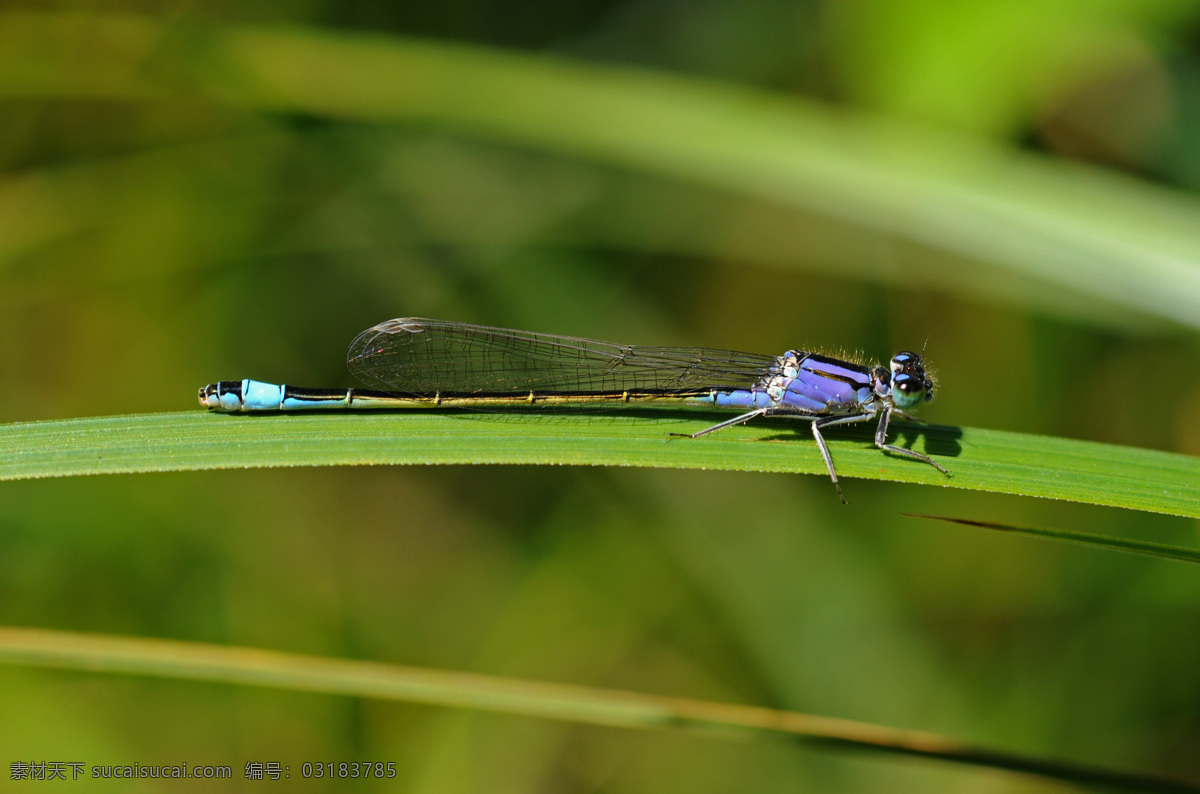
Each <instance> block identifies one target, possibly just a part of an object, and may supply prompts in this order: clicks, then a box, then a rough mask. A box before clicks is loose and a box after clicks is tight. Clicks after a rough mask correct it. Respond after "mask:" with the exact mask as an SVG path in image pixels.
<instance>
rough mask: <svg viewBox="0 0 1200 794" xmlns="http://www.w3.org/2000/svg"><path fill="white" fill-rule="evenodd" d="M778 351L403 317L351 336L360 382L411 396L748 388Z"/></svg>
mask: <svg viewBox="0 0 1200 794" xmlns="http://www.w3.org/2000/svg"><path fill="white" fill-rule="evenodd" d="M776 361H777V359H776V357H775V356H764V355H755V354H751V353H738V352H735V351H732V350H715V349H711V348H702V347H652V346H639V345H618V344H613V343H611V342H600V341H596V340H594V339H582V338H579V337H572V336H557V335H554V334H539V333H533V332H530V331H514V330H509V329H506V328H491V327H488V326H484V325H468V324H466V323H455V322H447V321H443V320H428V319H423V318H419V317H401V318H398V319H395V320H388V321H387V322H383V323H380V324H379V325H376V326H375V327H374V328H368V329H367V330H366V331H363V332H362V333H361V334H359V335H358V336H357V337H356V338H355V339H354V341H353V342H351V343H350V351H349V353H348V354H347V364H348V365H349V367H350V371H351V372H352V373H353V374H354V376H355V377H357V378H358V379H359V380H361V381H362V382H364V383H366V384H369V385H371V386H374V387H376V388H382V389H386V390H389V391H397V392H402V393H409V394H433V393H442V394H522V393H526V392H537V393H540V394H587V393H611V392H623V391H631V392H634V391H636V392H661V393H662V394H663V395H664V396H667V395H670V394H672V393H678V392H694V391H700V390H707V389H718V390H729V389H749V388H751V387H752V386H754V385H756V384H758V383H760V382H761V381H762V380H763V378H764V377H766V376H767V375H768V374H770V371H771V368H772V367H774V366H775V364H776Z"/></svg>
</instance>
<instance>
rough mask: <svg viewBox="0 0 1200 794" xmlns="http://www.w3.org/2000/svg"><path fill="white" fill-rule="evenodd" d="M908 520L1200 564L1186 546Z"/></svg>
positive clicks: (919, 515)
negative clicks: (952, 525)
mask: <svg viewBox="0 0 1200 794" xmlns="http://www.w3.org/2000/svg"><path fill="white" fill-rule="evenodd" d="M900 515H902V516H908V517H909V518H928V519H930V520H932V521H945V522H947V523H950V524H961V525H962V526H964V527H979V528H980V529H994V530H997V531H999V532H1015V533H1017V534H1020V535H1033V536H1034V537H1039V538H1046V539H1048V540H1057V541H1061V542H1063V543H1078V544H1080V545H1082V546H1091V547H1092V548H1097V549H1107V550H1108V551H1120V552H1125V553H1126V554H1141V555H1143V556H1146V557H1158V558H1159V559H1163V560H1178V561H1180V562H1192V563H1200V549H1189V548H1187V547H1186V546H1172V545H1170V544H1167V543H1150V542H1148V541H1144V540H1133V539H1131V538H1116V537H1113V536H1111V535H1094V534H1092V533H1090V532H1075V531H1074V530H1070V529H1043V528H1041V527H1021V526H1016V525H1015V524H999V523H996V522H993V521H976V520H974V519H970V518H953V517H951V516H929V515H925V514H924V513H901V514H900Z"/></svg>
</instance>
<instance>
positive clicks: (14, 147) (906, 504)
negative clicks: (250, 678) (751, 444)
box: [0, 0, 1200, 792]
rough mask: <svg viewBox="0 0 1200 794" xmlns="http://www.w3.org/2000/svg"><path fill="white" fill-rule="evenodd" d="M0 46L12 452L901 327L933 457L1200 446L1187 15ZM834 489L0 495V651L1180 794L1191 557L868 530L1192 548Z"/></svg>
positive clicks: (512, 13) (480, 763) (108, 16)
mask: <svg viewBox="0 0 1200 794" xmlns="http://www.w3.org/2000/svg"><path fill="white" fill-rule="evenodd" d="M0 8H2V10H0V373H3V374H2V375H0V421H4V422H12V421H26V420H36V419H53V418H65V417H78V416H88V415H102V414H116V413H134V412H150V411H175V410H187V409H195V410H200V409H199V408H197V407H196V403H195V393H196V389H197V387H199V386H201V385H203V384H205V383H208V382H210V381H214V380H219V379H235V378H242V377H254V378H260V379H264V380H273V381H278V382H284V381H286V382H288V383H297V384H308V385H335V384H338V385H352V384H351V383H350V379H349V376H348V374H347V373H346V371H345V365H344V356H345V349H346V346H347V344H348V342H349V340H350V339H351V338H352V337H353V336H354V335H355V334H356V333H357V332H358V331H360V330H362V329H364V328H366V327H368V326H371V325H373V324H375V323H377V322H379V321H382V320H384V319H387V318H390V317H397V316H404V315H418V316H429V317H438V318H446V319H454V320H462V321H472V322H483V323H487V324H492V325H500V326H508V327H516V328H527V329H530V330H539V331H548V332H554V333H563V334H574V335H584V336H591V337H596V338H602V339H610V340H613V341H619V342H631V343H643V344H700V345H711V346H719V347H729V348H734V349H743V350H748V351H753V352H766V353H775V352H780V351H782V350H785V349H787V348H790V347H795V348H802V349H803V348H809V349H812V348H824V349H839V348H846V349H851V350H853V349H858V350H861V351H863V352H864V353H865V354H866V355H867V356H869V357H875V358H885V357H887V356H890V355H891V354H892V353H893V352H895V351H897V350H900V349H904V348H920V347H921V346H922V345H924V344H926V340H928V347H927V349H926V350H927V358H928V359H929V361H930V362H931V363H932V365H933V366H934V367H935V368H936V370H937V371H938V373H939V376H940V383H941V389H940V391H939V392H938V397H937V400H936V401H935V402H934V403H932V404H931V405H930V406H928V408H927V409H926V411H925V412H924V416H925V417H926V418H928V419H930V420H931V421H933V422H937V423H940V424H954V425H975V426H982V427H993V428H1000V429H1007V430H1017V431H1024V432H1033V433H1045V434H1052V435H1062V436H1069V437H1075V438H1084V439H1091V440H1098V441H1107V442H1112V443H1118V444H1128V445H1134V446H1143V447H1150V448H1155V449H1164V450H1172V451H1177V452H1183V453H1188V454H1192V455H1197V454H1200V412H1198V411H1197V410H1196V406H1197V404H1198V403H1200V366H1197V361H1198V357H1200V336H1198V334H1197V330H1198V329H1200V202H1198V201H1197V200H1196V197H1195V193H1196V191H1197V190H1200V4H1197V3H1194V2H1175V1H1172V0H1107V1H1106V2H1080V1H1079V0H1049V1H1046V0H1042V1H1041V2H1034V1H1033V0H1015V1H1014V0H1009V1H1008V2H999V1H998V0H997V2H949V1H948V0H907V1H906V2H885V1H884V0H845V1H844V2H834V1H832V0H830V1H829V2H816V1H815V0H814V1H811V2H809V1H807V0H792V1H791V2H785V1H784V0H746V1H745V2H738V3H735V2H698V3H687V2H676V1H675V0H623V1H622V2H617V1H616V0H588V2H582V3H551V2H542V3H525V4H515V3H497V2H487V1H486V0H458V1H457V2H454V3H448V4H427V3H426V4H417V3H404V4H394V3H383V2H376V1H375V0H348V1H347V0H343V2H337V3H333V2H322V0H305V1H304V2H288V3H283V2H277V0H256V1H255V2H251V3H207V4H193V3H187V2H178V3H150V2H141V3H139V2H136V0H130V1H129V2H123V3H103V2H100V3H97V2H65V1H64V2H46V3H5V4H3V6H0ZM800 432H807V428H806V427H801V428H800ZM806 449H807V448H806ZM805 454H808V453H807V452H806V453H805ZM811 454H813V455H815V454H816V451H815V450H811ZM948 465H951V466H952V462H950V463H948ZM844 485H845V489H846V492H847V496H848V498H849V500H850V505H849V506H848V507H842V506H841V505H839V504H838V501H837V499H836V497H835V495H834V492H833V489H832V487H831V486H830V484H829V482H828V481H827V480H825V479H823V478H821V477H800V476H783V475H752V474H732V473H719V472H681V471H650V470H625V469H620V470H618V469H604V470H601V469H584V468H579V469H566V468H518V467H491V468H488V467H464V468H457V467H456V468H426V469H420V468H394V469H372V468H358V469H356V468H340V469H316V470H269V471H253V470H252V471H244V472H242V471H229V472H206V473H195V474H163V475H139V476H120V477H101V478H91V479H88V478H75V479H68V480H61V481H39V482H10V483H5V484H3V486H2V487H0V543H2V546H0V624H9V625H22V626H41V627H48V628H58V629H66V630H76V631H86V632H98V633H111V634H129V635H139V636H149V637H163V638H174V639H185V640H197V641H204V642H214V643H222V644H231V645H245V646H255V647H264V648H275V649H282V650H289V651H297V652H304V653H315V654H324V655H331V656H339V657H346V658H356V659H370V660H379V661H390V662H397V663H402V664H412V665H427V666H433V667H440V668H448V669H455V670H475V671H480V672H486V673H495V674H503V675H514V676H522V677H529V678H536V679H542V680H549V681H561V682H572V683H581V684H590V685H598V686H606V687H618V688H628V689H634V690H639V691H646V692H655V693H661V694H669V695H681V696H688V697H696V698H706V699H714V700H723V701H735V702H744V703H752V704H759V705H768V706H774V707H779V708H786V709H794V710H799V711H807V712H813V713H818V714H824V715H829V716H836V717H845V718H850V719H858V720H865V721H870V722H876V723H882V724H886V725H890V726H894V727H898V728H912V729H921V730H927V731H934V732H939V733H945V734H949V735H952V736H955V737H958V738H960V739H963V740H968V741H972V742H977V743H983V744H988V745H993V746H996V747H1000V748H1006V749H1009V750H1013V751H1018V752H1024V753H1030V754H1033V755H1036V756H1040V757H1051V758H1063V759H1072V760H1076V761H1079V762H1087V763H1094V764H1103V765H1107V766H1113V767H1117V768H1122V769H1128V770H1142V771H1152V772H1157V773H1162V774H1168V775H1172V776H1177V777H1184V778H1190V779H1192V780H1200V753H1197V752H1196V748H1197V747H1200V677H1198V676H1197V675H1196V670H1197V669H1200V576H1198V575H1197V573H1196V572H1195V571H1194V570H1192V569H1190V568H1189V567H1187V566H1184V565H1179V564H1172V563H1165V562H1160V561H1155V560H1151V559H1143V558H1135V557H1126V556H1119V555H1110V554H1105V553H1101V552H1097V551H1092V550H1087V549H1081V548H1074V547H1069V546H1062V545H1058V544H1048V543H1041V542H1036V541H1033V540H1029V539H1022V538H1016V537H1007V536H1003V535H996V534H988V533H983V532H980V531H975V530H968V529H965V528H961V527H953V526H950V525H940V524H932V523H925V522H920V521H917V520H915V519H909V518H903V517H901V516H900V515H899V514H900V513H901V512H904V511H911V512H922V513H933V514H942V515H955V516H968V517H972V518H977V519H983V520H994V521H1006V522H1011V523H1018V524H1033V525H1042V526H1054V527H1062V528H1069V529H1077V530H1085V531H1091V532H1099V533H1109V534H1120V535H1126V536H1130V537H1137V538H1143V539H1147V540H1155V541H1161V542H1172V543H1180V544H1186V545H1196V543H1197V542H1198V540H1200V539H1198V538H1197V528H1198V527H1197V523H1196V522H1195V521H1190V520H1184V519H1175V518H1171V517H1166V516H1154V515H1146V514H1140V513H1134V512H1132V511H1123V510H1113V509H1100V508H1093V507H1087V506H1081V505H1075V504H1066V503H1054V502H1048V501H1042V500H1033V499H1023V498H1017V497H1000V496H992V495H986V494H980V493H974V492H965V491H956V490H954V489H953V488H937V487H915V486H900V485H894V484H885V483H878V482H868V481H860V480H848V481H846V482H845V483H844ZM0 713H4V714H6V715H7V717H6V718H5V719H4V720H2V721H0V747H2V748H3V749H4V761H5V762H6V763H10V762H11V761H14V760H30V761H37V760H45V761H55V760H61V761H75V760H82V761H84V762H85V763H87V764H89V765H91V764H110V763H111V764H121V763H135V762H140V763H179V762H181V761H187V762H189V763H191V764H193V765H194V764H201V763H208V764H232V765H233V767H234V771H235V778H238V779H240V777H241V775H240V771H241V768H242V766H243V765H244V764H245V762H246V761H251V760H259V761H281V762H284V763H289V764H291V765H292V766H293V769H295V768H296V767H297V766H298V765H299V764H300V763H302V762H303V761H316V760H327V761H328V760H333V761H340V760H368V759H369V760H394V761H396V762H397V765H398V770H399V777H398V779H397V781H393V783H392V784H391V785H390V786H388V787H393V786H396V785H397V784H399V786H401V787H403V788H404V790H408V791H428V792H473V791H571V792H574V791H606V792H608V791H611V792H651V791H653V792H659V791H664V790H686V791H692V792H706V791H727V790H731V789H736V790H759V791H774V790H781V791H782V790H787V791H792V790H797V789H799V788H805V787H813V788H814V789H815V790H821V791H846V792H862V791H896V790H908V791H961V790H971V791H981V790H986V791H997V792H999V791H1003V792H1010V791H1014V792H1015V791H1020V792H1032V791H1051V790H1059V788H1060V787H1058V786H1055V785H1052V784H1050V783H1046V782H1040V781H1036V780H1032V779H1029V778H1023V777H1018V776H1015V775H1008V774H1003V773H999V772H987V771H977V770H972V769H965V768H957V767H950V766H947V765H941V764H936V763H929V762H922V761H917V760H911V759H910V760H895V759H888V758H881V757H878V756H863V755H856V754H843V753H837V752H832V751H829V750H822V749H813V748H806V747H798V746H793V745H788V744H783V743H768V742H763V743H724V742H721V741H719V740H716V739H708V738H698V737H696V736H689V735H681V734H673V733H670V732H664V733H641V732H627V731H621V730H615V729H603V728H591V727H576V726H565V725H561V724H557V723H548V722H544V721H539V720H534V719H527V718H517V717H507V716H495V715H481V714H477V713H470V712H459V711H450V710H443V709H435V708H428V707H419V706H406V705H402V704H395V703H377V702H367V701H360V700H354V699H347V698H337V697H330V696H322V695H310V694H304V693H295V694H292V693H281V692H273V691H258V690H252V689H243V688H229V687H223V686H216V685H204V684H194V683H174V682H164V681H153V680H140V679H132V678H125V677H111V676H95V675H85V674H78V673H60V672H52V671H38V670H26V669H20V668H0ZM5 775H6V777H7V770H6V771H5ZM191 785H196V784H194V783H193V784H191ZM209 785H210V786H211V787H214V788H216V787H219V784H209ZM248 785H255V784H246V783H240V784H239V783H238V782H237V781H236V780H235V782H234V783H233V784H230V785H229V788H239V786H240V787H248ZM257 785H258V786H261V785H264V784H262V783H259V784H257ZM312 785H313V786H314V787H319V786H318V784H315V783H314V784H312ZM354 785H355V786H357V787H360V788H362V789H364V790H368V789H371V788H373V787H376V786H375V784H373V783H363V782H359V783H355V784H354ZM379 787H380V788H382V787H383V786H379ZM160 788H168V786H164V785H162V784H152V783H150V782H143V783H141V784H139V785H138V787H137V790H147V791H150V790H159V789H160Z"/></svg>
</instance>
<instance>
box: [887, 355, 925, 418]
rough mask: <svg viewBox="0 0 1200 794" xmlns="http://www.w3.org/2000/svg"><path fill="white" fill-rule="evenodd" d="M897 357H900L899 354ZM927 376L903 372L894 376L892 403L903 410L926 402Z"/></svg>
mask: <svg viewBox="0 0 1200 794" xmlns="http://www.w3.org/2000/svg"><path fill="white" fill-rule="evenodd" d="M897 358H899V357H898V356H897ZM925 399H926V398H925V378H924V377H917V376H915V375H910V374H908V373H907V372H901V373H898V374H896V375H894V376H892V404H893V405H895V406H896V407H897V408H899V409H900V410H901V411H903V410H905V409H907V408H912V407H914V406H917V405H920V404H921V403H923V402H925Z"/></svg>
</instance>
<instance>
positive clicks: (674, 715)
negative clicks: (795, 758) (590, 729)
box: [0, 628, 1200, 792]
mask: <svg viewBox="0 0 1200 794" xmlns="http://www.w3.org/2000/svg"><path fill="white" fill-rule="evenodd" d="M0 663H6V664H16V665H27V666H33V667H50V668H58V669H73V670H87V671H92V672H104V673H124V674H132V675H144V676H155V677H159V678H171V679H183V680H191V681H211V682H217V683H223V684H241V685H249V686H263V687H273V688H277V689H287V690H295V691H304V692H321V693H325V694H336V695H348V696H353V697H367V698H379V699H385V700H398V701H404V702H409V703H424V704H429V705H436V706H446V707H451V708H468V709H479V710H482V711H491V712H499V713H505V714H521V715H526V716H532V717H543V718H547V719H556V720H565V721H569V722H577V723H585V724H590V725H606V726H612V727H619V728H640V729H662V728H677V729H685V730H691V731H699V732H703V733H706V734H714V735H717V736H732V737H751V738H752V737H756V736H776V737H779V736H782V737H787V738H793V739H801V740H806V741H813V742H820V743H824V744H831V745H836V746H843V747H851V748H858V749H870V750H877V751H883V752H890V753H900V754H904V755H915V756H920V757H923V758H936V759H941V760H944V761H954V762H957V763H962V764H969V765H973V766H982V767H992V768H997V769H1006V770H1010V771H1016V772H1025V773H1029V774H1034V775H1040V776H1043V777H1048V778H1052V779H1055V780H1063V781H1070V782H1074V783H1086V784H1096V785H1106V786H1112V787H1115V788H1126V789H1131V790H1136V791H1162V792H1181V791H1187V792H1196V791H1200V787H1197V786H1194V785H1191V784H1189V783H1184V782H1179V781H1171V780H1164V779H1161V778H1153V777H1147V776H1142V775H1136V774H1127V773H1123V772H1114V771H1109V770H1105V769H1098V768H1095V767H1089V766H1083V765H1078V764H1068V763H1060V762H1056V761H1045V760H1040V759H1036V758H1031V757H1027V756H1019V755H1015V754H1010V753H1004V752H998V751H994V750H989V749H985V748H981V747H973V746H970V745H967V744H964V743H962V742H958V741H955V740H953V739H949V738H947V737H944V736H939V735H937V734H932V733H925V732H919V731H905V730H898V729H895V728H888V727H885V726H880V725H872V724H870V723H863V722H855V721H851V720H842V719H836V718H831V717H821V716H815V715H810V714H800V713H797V712H787V711H776V710H773V709H766V708H758V707H755V706H743V705H737V704H730V703H712V702H707V701H700V700H690V699H686V698H670V697H661V696H657V695H645V694H639V693H635V692H626V691H618V690H608V689H597V688H592V687H584V686H572V685H567V684H553V683H545V682H540V681H527V680H520V679H512V678H500V677H496V676H487V675H480V674H476V673H463V672H454V671H447V670H433V669H426V668H417V667H403V666H399V665H389V664H381V663H375V662H361V661H352V660H345V659H330V658H324V657H316V656H306V655H300V654H290V653H282V652H279V651H267V650H259V649H254V648H230V647H223V646H219V645H207V644H201V643H190V642H177V641H170V640H153V639H139V638H130V637H111V636H106V635H91V634H76V633H71V632H60V631H50V630H45V629H29V628H0Z"/></svg>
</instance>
